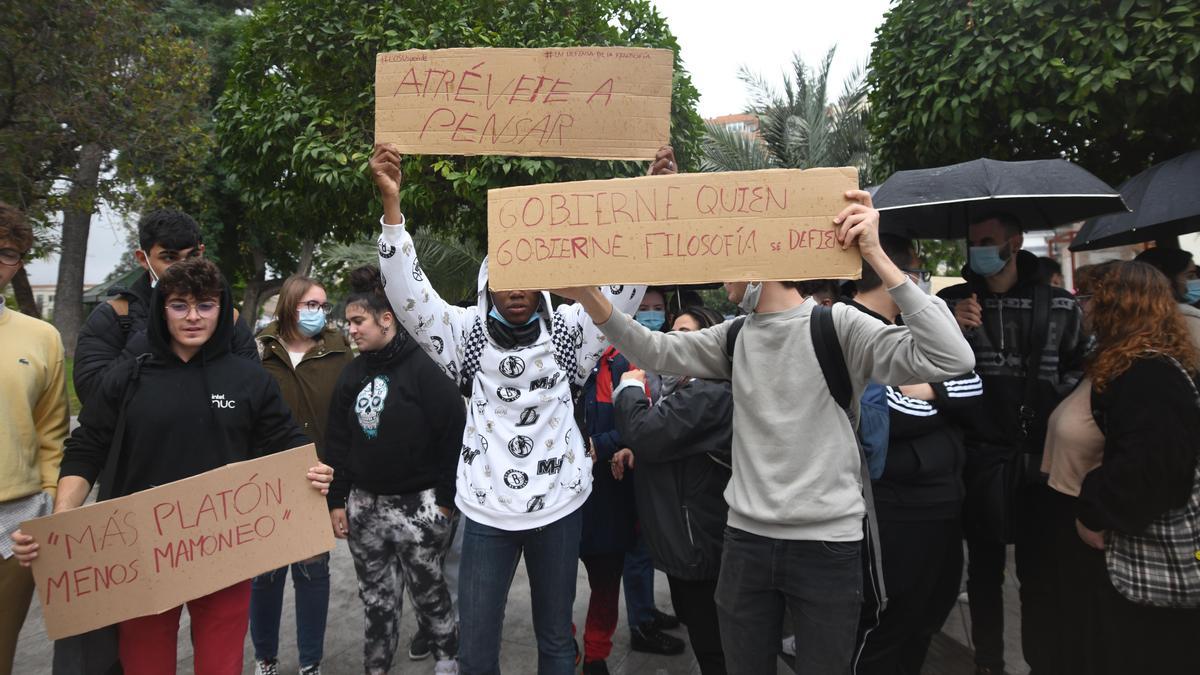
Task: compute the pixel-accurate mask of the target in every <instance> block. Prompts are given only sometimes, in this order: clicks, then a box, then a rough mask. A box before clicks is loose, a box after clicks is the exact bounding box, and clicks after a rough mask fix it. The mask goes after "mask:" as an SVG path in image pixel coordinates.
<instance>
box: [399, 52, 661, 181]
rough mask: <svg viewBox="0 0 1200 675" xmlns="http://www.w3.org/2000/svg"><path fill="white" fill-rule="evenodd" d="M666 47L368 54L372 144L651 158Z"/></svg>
mask: <svg viewBox="0 0 1200 675" xmlns="http://www.w3.org/2000/svg"><path fill="white" fill-rule="evenodd" d="M673 65H674V54H673V53H672V52H671V50H669V49H634V48H627V47H568V48H552V49H487V48H483V49H438V50H423V49H413V50H409V51H404V52H388V53H385V54H379V55H378V56H377V57H376V59H375V142H376V143H394V144H395V145H396V146H397V148H398V149H399V150H400V152H402V153H412V154H425V155H529V156H537V157H588V158H592V159H653V158H654V154H655V152H657V151H658V148H659V147H660V146H662V145H665V144H666V143H667V139H668V138H669V137H670V133H671V79H672V77H673Z"/></svg>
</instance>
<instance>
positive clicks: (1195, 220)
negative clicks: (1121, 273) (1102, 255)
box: [1071, 150, 1200, 251]
mask: <svg viewBox="0 0 1200 675" xmlns="http://www.w3.org/2000/svg"><path fill="white" fill-rule="evenodd" d="M1121 196H1122V197H1124V198H1125V203H1126V204H1129V206H1130V207H1131V208H1132V209H1133V212H1132V213H1114V214H1112V215H1109V216H1101V217H1099V218H1094V219H1092V220H1089V221H1087V222H1086V223H1084V224H1083V228H1081V229H1080V230H1079V234H1077V235H1075V242H1074V243H1072V244H1071V250H1072V251H1094V250H1096V249H1098V248H1109V247H1110V246H1122V245H1125V244H1137V243H1141V242H1143V241H1150V240H1152V239H1164V238H1167V237H1178V236H1179V235H1181V234H1187V233H1189V232H1200V150H1194V151H1192V152H1189V153H1187V154H1186V155H1180V156H1178V157H1176V158H1175V159H1169V160H1167V161H1165V162H1163V163H1161V164H1155V165H1154V166H1152V167H1150V168H1149V169H1146V170H1145V171H1143V172H1141V173H1139V174H1138V175H1136V176H1134V177H1133V178H1130V179H1129V180H1127V181H1125V182H1124V183H1123V184H1122V185H1121Z"/></svg>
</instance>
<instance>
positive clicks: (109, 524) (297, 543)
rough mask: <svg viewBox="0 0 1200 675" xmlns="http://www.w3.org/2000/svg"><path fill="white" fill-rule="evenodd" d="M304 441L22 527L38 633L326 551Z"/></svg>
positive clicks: (131, 613) (115, 617)
mask: <svg viewBox="0 0 1200 675" xmlns="http://www.w3.org/2000/svg"><path fill="white" fill-rule="evenodd" d="M316 464H317V452H316V447H315V446H313V445H306V446H303V447H300V448H295V449H293V450H288V451H286V452H280V453H277V454H274V455H270V456H267V457H264V458H262V459H256V460H252V461H248V462H238V463H236V464H230V465H228V466H225V467H222V468H220V469H214V470H212V471H208V472H205V473H202V474H200V475H198V476H193V477H191V478H187V479H184V480H181V481H176V482H174V483H168V484H167V485H162V486H160V487H156V488H151V489H149V490H144V491H142V492H137V493H135V494H132V495H129V496H126V497H121V498H118V499H110V500H108V501H105V502H100V503H97V504H91V505H89V506H84V507H80V508H78V509H72V510H70V511H64V512H62V513H59V514H56V515H53V516H47V517H45V518H38V519H36V520H31V521H28V522H25V523H22V524H21V529H22V531H24V532H26V533H28V534H32V535H33V536H34V537H35V538H36V539H37V540H38V542H40V543H41V547H40V549H39V551H38V557H37V558H36V559H35V560H34V563H33V576H34V580H35V581H36V582H37V591H38V598H39V599H40V600H41V603H42V613H43V616H44V617H45V620H46V633H47V635H48V636H49V637H50V639H52V640H57V639H60V638H64V637H69V636H71V635H77V634H79V633H83V632H85V631H89V630H93V629H96V628H100V627H102V626H108V625H110V624H113V623H116V622H118V621H123V620H125V619H131V618H134V617H138V616H145V615H147V614H155V613H158V612H162V611H165V610H167V609H170V608H172V607H177V606H179V605H181V604H183V603H185V602H187V601H188V600H194V599H196V598H199V597H203V596H205V595H208V594H210V593H213V592H215V591H218V590H220V589H222V588H226V587H228V586H231V585H233V584H235V583H238V582H239V581H244V580H246V579H250V578H252V577H254V576H257V575H259V574H262V573H263V572H267V571H269V570H273V569H277V568H279V567H282V566H284V565H287V564H290V563H293V562H295V561H297V560H304V559H305V558H311V557H312V556H314V555H317V554H318V553H323V552H325V551H328V550H330V549H332V548H333V544H334V542H333V532H332V530H331V528H330V526H329V511H328V509H327V507H326V502H325V498H324V497H322V496H321V494H320V493H318V492H317V491H316V490H314V489H313V488H312V485H311V484H310V483H309V482H308V480H306V479H305V473H306V472H307V471H308V469H309V467H312V466H315V465H316Z"/></svg>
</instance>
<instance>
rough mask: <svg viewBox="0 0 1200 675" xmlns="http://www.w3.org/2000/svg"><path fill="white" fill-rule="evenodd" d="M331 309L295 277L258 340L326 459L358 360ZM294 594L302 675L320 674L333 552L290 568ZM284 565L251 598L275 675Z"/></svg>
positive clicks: (254, 632) (258, 581)
mask: <svg viewBox="0 0 1200 675" xmlns="http://www.w3.org/2000/svg"><path fill="white" fill-rule="evenodd" d="M331 309H332V307H331V306H330V304H329V299H328V298H327V297H326V295H325V289H324V288H322V287H321V284H319V283H317V282H316V281H314V280H313V279H310V278H308V277H303V276H299V275H294V276H291V277H288V278H287V280H286V281H284V282H283V286H282V287H281V288H280V289H279V298H278V300H277V301H276V304H275V320H274V321H272V322H271V323H270V324H268V325H267V326H266V327H265V328H264V329H263V330H262V332H261V333H259V335H258V338H257V339H256V343H257V345H258V354H259V357H260V358H261V360H262V364H263V368H264V369H265V370H266V371H267V372H268V373H270V374H271V376H272V377H274V378H275V381H276V382H278V383H279V389H280V391H281V392H282V394H283V400H284V402H285V403H287V406H288V408H290V409H291V411H292V417H294V418H295V420H296V424H298V425H299V426H300V427H301V429H303V430H304V434H305V435H306V436H308V437H309V438H310V439H312V440H313V442H314V443H316V445H317V455H318V456H320V457H322V458H324V457H325V426H326V422H327V420H328V416H329V402H330V401H331V400H332V398H333V392H334V388H335V385H336V384H337V379H338V375H340V374H341V372H342V369H343V368H345V367H346V365H347V364H349V363H350V362H351V361H352V360H353V359H354V355H353V354H352V353H351V352H350V347H349V345H347V344H346V339H345V338H344V337H343V336H342V333H341V331H339V330H337V329H336V328H334V327H333V326H331V325H329V324H327V323H326V318H327V317H328V315H329V312H330V310H331ZM291 570H292V584H293V585H294V586H295V590H296V628H297V647H298V648H299V651H300V672H301V673H309V672H314V673H315V672H319V668H320V663H321V658H322V656H323V653H322V647H323V645H324V642H325V618H326V613H327V610H328V607H329V554H328V553H322V554H321V555H319V556H316V557H315V558H310V559H308V560H302V561H300V562H298V563H295V564H293V565H291ZM287 573H288V568H287V567H281V568H279V569H277V570H273V571H270V572H267V573H265V574H262V575H259V576H257V577H255V578H254V581H253V583H252V584H251V594H250V638H251V641H252V642H253V643H254V661H255V672H256V673H258V674H263V675H269V674H271V673H275V672H277V669H278V656H279V620H280V613H281V612H282V610H283V591H284V586H285V584H286V582H287Z"/></svg>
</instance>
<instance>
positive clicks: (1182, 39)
mask: <svg viewBox="0 0 1200 675" xmlns="http://www.w3.org/2000/svg"><path fill="white" fill-rule="evenodd" d="M1198 26H1200V2H1198V1H1197V0H1120V1H1119V2H1074V1H1071V0H973V1H972V2H957V1H950V0H940V1H936V2H931V1H929V0H919V1H918V0H900V1H899V2H897V3H896V4H895V5H894V6H893V7H892V9H891V10H890V11H889V12H888V13H887V15H886V17H885V19H884V22H883V25H882V26H881V27H880V28H879V31H878V33H877V36H876V40H875V44H874V49H873V51H872V54H871V61H870V74H869V76H868V83H869V85H870V88H871V93H870V102H871V112H872V116H871V121H870V128H871V132H872V136H873V141H874V145H875V148H876V150H877V153H878V160H879V162H880V168H881V169H882V170H883V171H884V172H885V173H890V172H892V171H895V170H898V169H913V168H923V167H929V166H937V165H944V164H952V163H955V162H960V161H966V160H970V159H975V158H977V157H983V156H987V157H992V158H995V159H1006V160H1017V159H1035V158H1047V157H1064V158H1066V159H1069V160H1072V161H1075V162H1078V163H1079V164H1081V165H1083V166H1084V167H1086V168H1087V169H1088V170H1090V171H1092V172H1094V173H1096V174H1097V175H1098V176H1100V177H1101V178H1103V179H1105V180H1107V181H1109V182H1110V183H1113V184H1117V183H1119V182H1121V181H1123V180H1124V179H1125V178H1128V177H1129V176H1132V175H1134V174H1135V173H1137V172H1139V171H1141V170H1142V169H1144V168H1146V167H1148V166H1150V165H1151V164H1154V163H1156V162H1160V161H1163V160H1165V159H1168V158H1170V157H1172V156H1174V155H1176V154H1178V153H1179V152H1181V151H1183V150H1185V149H1189V148H1195V147H1197V146H1198V145H1200V125H1197V124H1196V123H1195V121H1196V120H1197V119H1200V96H1197V95H1196V92H1195V88H1196V82H1197V80H1198V79H1200V27H1198Z"/></svg>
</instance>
